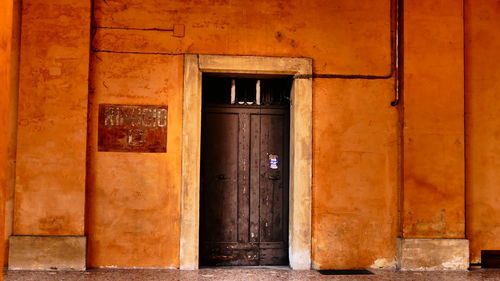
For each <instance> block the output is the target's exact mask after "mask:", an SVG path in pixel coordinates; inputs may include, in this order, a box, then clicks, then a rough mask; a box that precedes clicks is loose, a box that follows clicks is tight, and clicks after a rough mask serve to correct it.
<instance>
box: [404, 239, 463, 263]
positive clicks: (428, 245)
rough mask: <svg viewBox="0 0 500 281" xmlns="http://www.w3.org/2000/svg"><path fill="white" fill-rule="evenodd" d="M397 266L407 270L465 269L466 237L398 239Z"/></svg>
mask: <svg viewBox="0 0 500 281" xmlns="http://www.w3.org/2000/svg"><path fill="white" fill-rule="evenodd" d="M398 268H399V269H400V270H407V271H433V270H435V271H438V270H467V269H468V268H469V240H467V239H441V238H431V239H420V238H416V239H415V238H399V239H398Z"/></svg>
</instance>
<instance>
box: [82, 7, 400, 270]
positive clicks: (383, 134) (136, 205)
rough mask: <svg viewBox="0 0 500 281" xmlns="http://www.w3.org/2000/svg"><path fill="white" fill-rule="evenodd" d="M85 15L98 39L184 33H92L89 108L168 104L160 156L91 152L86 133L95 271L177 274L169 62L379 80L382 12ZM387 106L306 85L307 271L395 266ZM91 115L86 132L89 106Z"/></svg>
mask: <svg viewBox="0 0 500 281" xmlns="http://www.w3.org/2000/svg"><path fill="white" fill-rule="evenodd" d="M94 16H95V25H96V26H100V27H122V28H166V29H168V28H172V26H173V25H174V24H184V25H185V28H186V29H185V37H173V34H172V32H171V31H163V32H160V31H139V30H130V29H124V30H117V29H109V28H100V29H97V30H96V34H95V37H94V40H93V44H92V46H93V49H95V50H97V51H98V52H96V53H94V54H95V57H94V58H93V59H92V67H91V73H92V74H91V77H92V78H91V80H92V88H93V90H94V91H95V94H94V95H95V96H94V97H93V98H92V100H93V105H97V104H98V103H101V102H102V103H130V104H168V105H169V129H168V138H169V140H168V152H167V153H166V154H153V155H152V154H135V153H134V154H130V153H105V152H95V145H96V136H95V131H96V127H95V123H94V124H93V125H92V127H91V128H92V129H91V131H92V132H93V135H91V138H90V143H89V144H91V145H94V147H92V148H91V155H92V158H91V170H90V173H89V175H90V178H89V180H90V182H89V202H88V210H89V219H88V225H87V226H88V228H87V233H88V235H89V241H90V251H89V253H90V256H89V264H90V265H91V266H94V267H100V266H118V267H133V266H140V267H169V266H178V254H179V253H178V247H179V246H178V243H179V241H178V239H179V233H178V231H179V229H178V216H179V213H178V212H179V209H178V206H179V204H180V202H179V192H180V179H179V178H178V176H179V175H180V172H181V170H180V154H179V149H180V147H179V145H180V140H179V139H177V138H176V137H180V132H181V131H180V130H181V115H180V114H181V112H180V111H179V110H180V106H181V100H182V90H181V89H182V73H181V71H182V65H181V64H180V62H179V60H178V59H179V56H176V55H177V54H184V53H206V54H231V55H261V56H289V57H301V56H304V57H311V58H313V59H314V71H315V73H316V74H344V75H378V76H386V75H390V74H391V1H389V0H384V1H382V0H378V1H373V0H363V1H326V0H316V1H298V0H294V1H289V0H286V1H285V0H276V1H250V0H245V1H224V0H220V1H214V0H212V1H209V0H206V1H181V0H176V1H164V2H158V1H155V2H148V1H138V0H129V1H126V0H107V1H96V2H95V11H94ZM361 38H362V40H361ZM120 52H125V53H126V52H129V54H123V53H120ZM139 53H148V54H147V55H146V54H139ZM167 54H171V55H173V56H169V55H167ZM393 98H394V79H392V78H391V79H379V80H369V81H368V80H363V79H353V80H343V79H315V80H314V108H313V111H314V132H313V134H314V136H313V137H314V155H315V159H314V175H313V177H314V183H313V185H314V190H313V192H314V194H313V198H314V200H313V260H314V264H315V266H316V267H320V268H351V267H365V266H374V267H394V266H395V263H394V257H395V239H396V236H397V232H398V225H397V221H398V217H397V216H398V214H397V188H398V178H397V175H398V145H399V135H398V115H397V109H396V108H393V107H390V105H389V104H390V102H391V101H392V99H393ZM93 114H94V115H93V118H92V119H93V120H95V118H96V112H95V108H94V111H93ZM186 114H189V113H186ZM172 137H174V139H172ZM148 192H150V193H148ZM152 231H157V233H156V234H155V235H154V236H152V237H151V233H152ZM165 235H166V236H168V237H165ZM353 247H354V248H353ZM161 251H163V252H161Z"/></svg>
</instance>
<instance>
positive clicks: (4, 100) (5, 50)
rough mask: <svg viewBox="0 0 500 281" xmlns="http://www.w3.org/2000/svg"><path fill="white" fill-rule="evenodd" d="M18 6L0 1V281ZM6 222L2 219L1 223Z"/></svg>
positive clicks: (13, 110)
mask: <svg viewBox="0 0 500 281" xmlns="http://www.w3.org/2000/svg"><path fill="white" fill-rule="evenodd" d="M18 7H19V2H18V1H16V0H1V1H0V85H1V86H0V218H1V219H0V280H3V274H2V272H3V265H4V263H5V253H6V250H5V247H6V246H7V243H6V238H7V237H8V235H9V232H10V227H9V226H8V225H7V224H8V223H9V221H10V220H9V219H8V218H7V217H6V216H5V213H6V210H5V209H6V203H7V201H8V200H9V192H10V191H11V190H13V184H14V161H13V155H14V151H15V134H14V133H15V129H16V125H15V124H16V119H15V115H16V106H15V104H16V97H17V89H18V85H17V72H18V71H17V69H18V53H19V46H18V31H19V15H18ZM4 218H5V219H4Z"/></svg>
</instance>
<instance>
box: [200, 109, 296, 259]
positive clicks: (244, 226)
mask: <svg viewBox="0 0 500 281" xmlns="http://www.w3.org/2000/svg"><path fill="white" fill-rule="evenodd" d="M288 128H289V109H288V106H255V105H254V106H244V105H209V106H205V107H204V110H203V115H202V147H201V185H200V188H201V190H200V201H201V202H200V203H201V208H200V265H285V264H288V169H289V164H288V158H289V157H288V151H289V149H288V143H289V133H288V131H289V130H288Z"/></svg>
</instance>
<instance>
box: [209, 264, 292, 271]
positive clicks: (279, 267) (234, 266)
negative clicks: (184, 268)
mask: <svg viewBox="0 0 500 281" xmlns="http://www.w3.org/2000/svg"><path fill="white" fill-rule="evenodd" d="M200 269H224V270H226V269H272V270H291V268H290V266H289V265H225V266H202V267H200Z"/></svg>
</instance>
